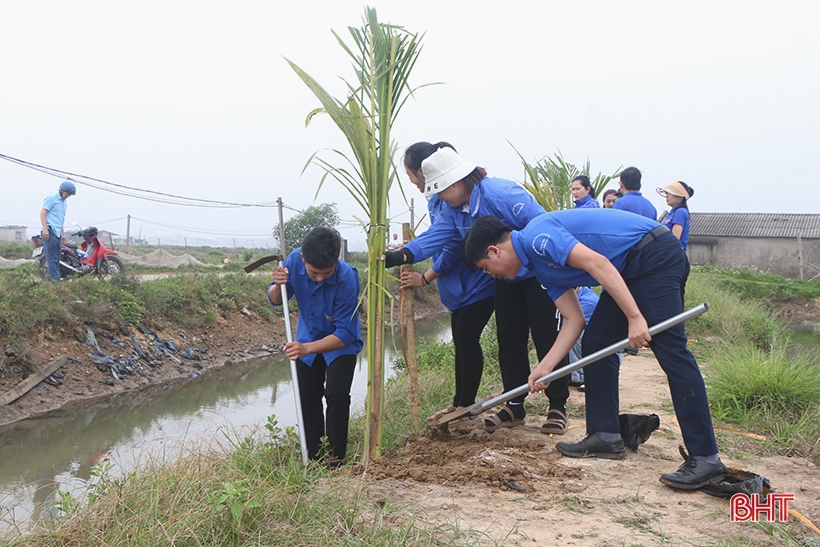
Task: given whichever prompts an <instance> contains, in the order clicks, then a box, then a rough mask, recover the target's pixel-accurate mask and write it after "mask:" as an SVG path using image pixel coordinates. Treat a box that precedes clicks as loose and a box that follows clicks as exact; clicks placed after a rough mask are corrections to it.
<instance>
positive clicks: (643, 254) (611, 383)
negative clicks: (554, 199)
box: [464, 202, 725, 490]
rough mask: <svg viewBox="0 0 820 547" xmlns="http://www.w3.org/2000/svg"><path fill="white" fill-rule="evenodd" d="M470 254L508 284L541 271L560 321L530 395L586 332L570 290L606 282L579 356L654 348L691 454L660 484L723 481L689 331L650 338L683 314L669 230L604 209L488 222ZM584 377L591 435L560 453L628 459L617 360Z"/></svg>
mask: <svg viewBox="0 0 820 547" xmlns="http://www.w3.org/2000/svg"><path fill="white" fill-rule="evenodd" d="M616 203H617V202H616ZM464 256H465V260H466V261H467V262H468V264H474V265H475V266H477V267H479V268H481V269H482V270H484V271H486V272H488V273H490V274H492V275H493V276H494V277H497V278H501V279H505V278H506V279H509V278H512V277H515V276H516V275H518V271H519V270H520V269H521V268H522V267H525V268H526V269H528V270H530V271H532V272H534V273H535V276H536V279H538V281H539V282H540V283H541V284H542V285H544V286H545V287H547V290H548V292H549V294H550V296H551V297H552V299H553V301H554V302H555V304H556V306H558V310H559V311H560V312H561V314H562V315H563V317H564V326H563V328H562V329H561V330H560V332H559V333H558V338H557V339H556V341H555V344H553V346H552V349H551V350H550V351H549V353H547V355H546V357H544V358H543V359H542V360H541V362H540V363H539V365H538V366H537V367H536V368H535V370H534V371H533V372H532V374H530V377H529V380H528V383H529V385H530V389H531V390H532V391H538V390H541V389H544V388H545V387H546V386H545V385H544V384H543V383H540V382H537V380H538V379H539V378H541V377H543V376H545V375H546V374H549V373H550V372H552V371H553V370H554V369H555V368H556V365H557V364H558V363H559V362H560V360H561V359H563V358H564V356H565V355H566V354H567V352H568V351H569V350H570V348H571V347H572V345H573V343H574V342H575V340H577V339H578V336H579V335H580V334H581V331H582V330H583V329H584V313H583V311H582V310H581V305H580V303H579V302H578V296H577V295H576V293H575V291H574V290H573V287H576V286H590V285H598V284H599V285H601V286H602V287H603V289H604V292H603V293H602V294H601V297H600V300H599V301H598V305H597V306H596V307H595V311H594V312H593V313H592V317H590V319H589V323H588V325H587V326H586V331H585V333H584V340H583V345H582V352H583V354H584V355H585V356H586V355H591V354H593V353H595V352H596V351H598V350H601V349H604V348H606V347H608V346H610V345H612V344H614V343H616V342H618V341H620V340H621V339H623V338H624V337H626V336H627V335H628V337H629V341H630V345H631V346H632V347H640V346H642V345H644V344H649V346H650V347H651V348H652V350H653V351H654V353H655V357H656V358H657V359H658V363H660V366H661V368H662V369H663V371H664V372H665V373H666V376H667V379H668V383H669V388H670V391H671V394H672V403H673V405H674V407H675V414H676V415H677V418H678V421H679V422H680V427H681V432H682V434H683V440H684V444H685V445H686V448H687V449H688V450H689V454H688V455H687V457H686V462H685V463H684V464H683V465H682V466H681V467H680V468H679V469H678V470H677V471H676V472H674V473H665V474H663V475H661V477H660V481H661V482H662V483H664V484H666V485H668V486H671V487H673V488H680V489H685V490H691V489H696V488H700V487H701V486H704V485H705V484H707V483H709V482H710V481H713V480H717V479H722V478H723V473H724V471H725V467H724V466H723V464H722V463H721V461H720V458H718V454H717V452H718V450H717V442H716V440H715V433H714V429H713V427H712V420H711V416H710V414H709V402H708V400H707V398H706V387H705V385H704V382H703V376H702V375H701V372H700V369H699V368H698V364H697V362H696V361H695V358H694V356H693V355H692V354H691V353H690V352H689V350H688V349H687V347H686V343H687V338H686V334H685V332H684V328H683V325H682V324H679V325H676V326H674V327H671V328H669V329H667V330H665V331H663V332H660V333H658V334H656V335H655V336H654V337H653V336H650V334H649V326H648V323H647V322H651V323H652V324H657V323H660V322H662V321H665V320H666V319H669V318H671V317H673V316H674V315H677V314H679V313H681V312H682V309H683V302H682V301H681V298H680V280H681V274H682V273H683V265H684V260H685V258H684V256H683V251H682V250H681V247H680V242H679V241H678V240H677V238H676V237H675V236H674V235H673V234H672V232H670V231H669V229H668V228H666V227H665V226H661V225H660V224H658V223H657V222H655V221H653V220H649V219H647V218H643V217H641V216H639V215H635V214H632V213H627V212H623V211H617V210H613V211H604V210H602V209H595V210H591V211H579V210H568V211H556V212H552V213H546V214H544V215H541V216H539V217H538V218H536V219H534V220H532V221H530V223H529V224H528V225H527V226H526V227H525V228H523V229H522V230H519V231H512V230H510V229H509V228H508V227H506V226H505V225H504V224H503V223H501V222H499V221H498V219H496V218H492V217H483V218H480V219H478V220H476V222H475V224H474V225H473V227H472V228H471V229H470V231H469V233H468V234H467V236H466V238H465V241H464ZM585 373H586V374H585V382H586V414H587V427H586V432H587V436H586V438H584V439H583V440H582V441H581V442H577V443H568V442H561V443H557V444H556V445H555V448H556V449H557V450H558V451H559V452H561V453H562V454H563V455H565V456H569V457H573V458H585V457H597V458H609V459H623V458H624V457H625V456H626V449H625V447H624V443H623V440H622V439H621V435H620V426H619V423H618V410H619V398H618V375H619V362H618V358H617V357H616V356H615V355H610V356H608V357H605V358H602V359H600V360H599V361H598V362H597V363H595V364H594V365H591V366H589V367H586V370H585Z"/></svg>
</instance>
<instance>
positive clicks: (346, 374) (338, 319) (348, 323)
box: [268, 227, 363, 462]
mask: <svg viewBox="0 0 820 547" xmlns="http://www.w3.org/2000/svg"><path fill="white" fill-rule="evenodd" d="M340 248H341V238H340V237H339V233H338V232H336V230H333V229H332V228H326V227H318V228H314V229H313V230H311V232H310V233H309V234H308V235H307V236H306V237H305V239H304V241H303V242H302V247H300V248H299V249H296V250H294V251H293V252H292V253H290V254H289V255H288V257H287V258H286V259H285V261H284V262H283V264H282V266H278V267H277V268H275V269H274V270H273V283H271V285H270V287H269V288H268V298H269V300H270V303H271V304H273V305H281V304H282V285H286V286H287V294H288V298H290V297H292V296H295V297H296V304H297V306H298V307H299V326H298V328H297V330H296V338H295V340H294V341H293V342H288V343H287V344H286V345H285V348H284V351H285V354H286V355H287V356H288V358H289V359H291V360H293V361H296V373H297V378H298V380H299V399H300V401H301V403H302V414H303V417H304V427H305V439H306V441H307V452H308V457H309V458H310V459H312V460H315V459H319V458H321V457H327V458H328V460H329V461H331V462H334V461H341V460H343V459H344V457H345V455H346V453H347V429H348V420H349V418H350V386H351V385H352V384H353V373H354V371H355V368H356V355H357V354H358V353H359V352H360V351H361V349H362V346H363V344H362V334H361V327H360V325H359V308H358V302H359V274H358V273H357V271H356V268H354V267H353V266H351V265H350V264H348V263H347V262H345V261H344V260H340V259H339V251H340ZM322 398H324V399H325V401H326V402H327V415H326V416H325V412H324V410H323V408H322ZM325 433H327V441H328V446H327V448H328V453H327V454H321V453H320V447H321V439H322V437H323V436H324V435H325Z"/></svg>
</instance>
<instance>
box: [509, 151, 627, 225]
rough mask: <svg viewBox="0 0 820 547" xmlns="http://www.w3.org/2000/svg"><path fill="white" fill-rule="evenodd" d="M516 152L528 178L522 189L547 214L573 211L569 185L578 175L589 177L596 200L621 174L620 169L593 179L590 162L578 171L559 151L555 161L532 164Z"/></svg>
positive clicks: (549, 160) (547, 158) (539, 161)
mask: <svg viewBox="0 0 820 547" xmlns="http://www.w3.org/2000/svg"><path fill="white" fill-rule="evenodd" d="M513 149H514V148H513ZM515 152H516V154H518V157H519V158H521V164H522V165H523V166H524V173H525V175H526V177H527V178H526V180H525V181H524V188H526V189H527V190H529V192H530V193H531V194H532V195H533V197H535V201H537V202H538V203H539V204H540V205H541V207H543V208H544V209H546V210H547V211H558V210H560V209H572V206H573V200H572V191H571V188H572V181H573V179H575V177H577V176H578V175H586V176H588V177H589V178H590V183H592V186H593V188H595V195H596V196H599V195H600V194H601V192H602V191H603V189H604V188H605V187H606V185H607V184H609V182H610V181H611V180H612V179H614V178H617V177H618V176H619V175H620V172H621V167H618V169H616V170H615V172H614V173H613V174H611V175H604V174H603V173H600V172H599V173H598V174H597V175H595V176H594V177H593V176H592V169H591V166H590V162H589V158H587V160H586V163H585V164H584V165H582V166H581V167H580V168H579V167H577V166H576V165H574V164H572V163H569V162H568V161H566V160H565V159H564V156H563V155H561V151H560V150H559V151H558V153H557V154H555V157H552V158H551V157H548V156H544V157H543V158H541V159H540V160H538V161H537V162H535V163H534V164H530V163H528V162H527V160H525V159H524V156H522V155H521V153H520V152H518V150H516V151H515Z"/></svg>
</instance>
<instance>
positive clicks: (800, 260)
mask: <svg viewBox="0 0 820 547" xmlns="http://www.w3.org/2000/svg"><path fill="white" fill-rule="evenodd" d="M797 262H798V263H799V264H800V279H803V239H802V238H801V237H800V234H797Z"/></svg>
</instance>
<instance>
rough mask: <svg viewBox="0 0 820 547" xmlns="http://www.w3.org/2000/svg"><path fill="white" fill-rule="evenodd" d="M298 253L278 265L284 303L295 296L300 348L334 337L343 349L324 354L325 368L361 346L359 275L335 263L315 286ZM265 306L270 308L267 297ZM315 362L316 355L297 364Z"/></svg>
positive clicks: (296, 251)
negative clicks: (284, 277) (283, 283)
mask: <svg viewBox="0 0 820 547" xmlns="http://www.w3.org/2000/svg"><path fill="white" fill-rule="evenodd" d="M301 252H302V249H301V247H300V248H298V249H296V250H295V251H293V252H292V253H290V254H289V255H288V257H287V258H286V259H285V261H284V262H283V263H282V266H284V267H285V268H287V269H288V282H287V291H288V299H290V298H291V297H293V296H294V295H295V296H296V304H297V305H298V306H299V326H298V327H297V329H296V341H297V342H301V343H303V344H304V343H307V342H314V341H316V340H321V339H322V338H324V337H326V336H329V335H331V334H334V335H336V337H337V338H339V340H341V341H342V343H344V345H345V347H343V348H341V349H337V350H333V351H329V352H327V353H325V354H324V356H325V362H326V363H327V364H330V363H332V362H333V361H334V360H335V359H336V358H337V357H340V356H342V355H356V354H357V353H359V352H360V351H361V350H362V346H363V345H364V344H363V343H362V331H361V325H360V324H359V274H358V272H357V271H356V268H354V267H353V266H351V265H350V264H348V263H347V262H345V261H344V260H339V262H337V263H336V269H335V270H334V271H333V274H332V275H331V276H330V277H328V278H327V279H325V280H324V281H322V282H321V283H316V282H315V281H314V280H312V279H311V278H310V276H308V274H307V270H306V269H305V262H304V261H303V260H302V257H301V256H300V253H301ZM271 285H272V283H271ZM268 302H270V303H271V304H273V302H272V301H271V300H270V297H268ZM273 305H274V306H275V305H276V304H273ZM315 358H316V354H313V353H308V354H307V355H304V356H303V357H302V358H301V360H302V361H304V362H305V363H306V364H307V365H308V366H311V365H313V360H314V359H315Z"/></svg>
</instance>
